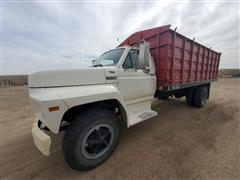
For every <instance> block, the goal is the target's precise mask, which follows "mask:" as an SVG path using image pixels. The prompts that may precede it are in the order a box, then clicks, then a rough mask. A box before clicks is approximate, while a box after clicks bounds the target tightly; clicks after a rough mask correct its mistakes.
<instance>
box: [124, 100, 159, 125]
mask: <svg viewBox="0 0 240 180" xmlns="http://www.w3.org/2000/svg"><path fill="white" fill-rule="evenodd" d="M157 114H158V113H157V112H156V111H153V110H151V101H146V102H141V103H137V104H134V105H130V106H129V107H128V127H130V126H133V125H135V124H137V123H139V122H142V121H144V120H146V119H149V118H151V117H154V116H156V115H157Z"/></svg>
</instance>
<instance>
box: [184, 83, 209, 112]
mask: <svg viewBox="0 0 240 180" xmlns="http://www.w3.org/2000/svg"><path fill="white" fill-rule="evenodd" d="M207 99H208V88H207V87H206V86H200V87H197V88H190V89H188V90H187V93H186V101H187V103H188V104H189V105H190V106H194V107H198V108H201V107H203V106H204V105H205V104H206V102H207Z"/></svg>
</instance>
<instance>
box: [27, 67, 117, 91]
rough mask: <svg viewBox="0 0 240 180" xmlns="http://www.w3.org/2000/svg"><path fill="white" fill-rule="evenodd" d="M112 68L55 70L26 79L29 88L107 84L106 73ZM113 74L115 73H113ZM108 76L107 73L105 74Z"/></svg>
mask: <svg viewBox="0 0 240 180" xmlns="http://www.w3.org/2000/svg"><path fill="white" fill-rule="evenodd" d="M111 69H112V68H107V69H106V68H105V67H104V68H103V67H94V68H84V69H77V70H56V71H41V72H36V73H33V74H31V75H29V77H28V86H29V87H30V88H31V87H32V88H33V87H35V88H41V87H63V86H79V85H93V84H104V83H108V80H107V79H108V78H106V72H109V71H112V70H111ZM113 72H114V73H115V72H116V71H113ZM107 74H108V73H107Z"/></svg>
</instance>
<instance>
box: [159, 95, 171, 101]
mask: <svg viewBox="0 0 240 180" xmlns="http://www.w3.org/2000/svg"><path fill="white" fill-rule="evenodd" d="M168 98H169V95H161V96H159V97H158V99H161V100H167V99H168Z"/></svg>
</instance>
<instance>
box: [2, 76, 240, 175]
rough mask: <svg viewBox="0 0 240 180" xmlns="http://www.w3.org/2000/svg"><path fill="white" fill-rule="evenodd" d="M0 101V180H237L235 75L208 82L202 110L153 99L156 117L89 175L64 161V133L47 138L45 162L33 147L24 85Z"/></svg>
mask: <svg viewBox="0 0 240 180" xmlns="http://www.w3.org/2000/svg"><path fill="white" fill-rule="evenodd" d="M0 101H1V112H0V117H1V119H0V124H1V145H0V149H1V159H0V170H1V172H0V173H1V179H240V126H239V125H240V118H239V117H240V79H239V78H238V79H220V80H219V81H218V82H217V83H213V85H212V89H211V96H210V99H209V101H208V102H207V105H206V106H205V107H204V108H202V109H196V108H193V107H189V106H187V104H186V103H185V99H184V98H182V99H174V98H171V99H170V100H167V101H154V102H153V106H154V108H153V109H155V110H156V111H157V112H158V113H159V115H158V116H157V117H155V118H152V119H150V120H147V121H145V122H143V123H140V124H138V125H136V126H133V127H131V128H129V129H124V130H123V132H122V137H121V140H120V143H119V146H118V148H117V149H116V151H115V152H114V154H113V155H112V156H111V157H110V158H109V159H108V160H107V161H106V162H105V163H104V164H102V165H101V166H99V167H97V168H96V169H94V170H91V171H88V172H77V171H74V170H72V169H70V168H69V167H68V166H67V165H66V163H65V162H64V160H63V156H62V149H61V145H62V138H63V136H64V133H61V134H60V135H52V137H53V145H52V149H51V155H50V156H49V157H46V156H44V155H42V154H41V153H40V152H39V151H38V150H37V149H36V148H35V146H34V144H33V141H32V136H31V128H32V124H33V115H32V112H31V106H30V101H29V97H28V94H27V87H24V86H22V87H8V88H2V89H1V96H0Z"/></svg>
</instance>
